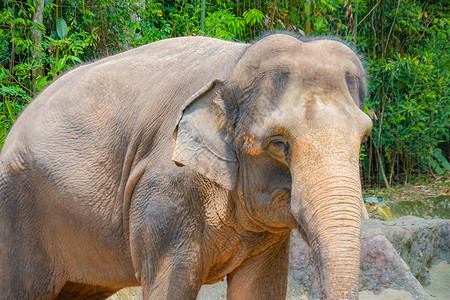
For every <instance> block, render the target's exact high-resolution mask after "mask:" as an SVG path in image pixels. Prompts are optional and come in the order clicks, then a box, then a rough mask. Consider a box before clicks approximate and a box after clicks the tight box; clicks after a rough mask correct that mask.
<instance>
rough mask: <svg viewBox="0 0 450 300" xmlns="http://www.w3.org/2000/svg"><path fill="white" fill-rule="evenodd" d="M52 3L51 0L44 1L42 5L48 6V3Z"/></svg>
mask: <svg viewBox="0 0 450 300" xmlns="http://www.w3.org/2000/svg"><path fill="white" fill-rule="evenodd" d="M52 2H53V0H45V1H44V4H45V5H47V4H50V3H52Z"/></svg>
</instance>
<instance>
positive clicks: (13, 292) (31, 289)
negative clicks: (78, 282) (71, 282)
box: [0, 166, 62, 300]
mask: <svg viewBox="0 0 450 300" xmlns="http://www.w3.org/2000/svg"><path fill="white" fill-rule="evenodd" d="M2 167H3V166H2ZM2 171H4V170H0V299H24V300H26V299H52V298H53V297H55V294H56V293H57V291H58V290H59V289H60V288H61V286H62V282H61V281H58V278H57V276H55V274H61V273H62V272H58V270H55V268H56V266H55V264H54V262H53V261H51V259H50V258H49V257H48V255H47V251H46V250H45V248H44V246H43V241H42V235H41V230H42V226H41V224H42V223H41V220H40V215H36V214H35V213H36V212H38V211H39V210H37V208H38V205H37V203H38V202H39V201H38V199H37V198H36V196H35V195H34V193H33V192H32V188H30V186H31V185H30V184H28V183H27V182H26V181H25V180H23V179H22V178H21V177H20V176H18V175H17V176H13V175H9V173H6V172H2Z"/></svg>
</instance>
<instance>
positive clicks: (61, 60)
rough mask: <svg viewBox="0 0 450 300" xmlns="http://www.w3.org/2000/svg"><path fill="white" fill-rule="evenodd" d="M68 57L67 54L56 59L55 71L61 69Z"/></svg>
mask: <svg viewBox="0 0 450 300" xmlns="http://www.w3.org/2000/svg"><path fill="white" fill-rule="evenodd" d="M68 58H69V56H68V55H64V56H63V57H62V58H61V59H60V60H58V62H57V63H56V71H57V72H59V71H61V70H62V69H63V68H64V67H65V66H66V63H67V59H68Z"/></svg>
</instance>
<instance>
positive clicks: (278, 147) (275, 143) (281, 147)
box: [268, 136, 290, 160]
mask: <svg viewBox="0 0 450 300" xmlns="http://www.w3.org/2000/svg"><path fill="white" fill-rule="evenodd" d="M268 150H269V152H270V153H271V154H272V156H274V157H275V158H278V159H283V160H284V159H285V158H286V156H287V155H288V154H289V151H290V147H289V142H288V141H286V140H285V139H284V138H282V137H278V136H277V137H272V138H270V139H269V145H268Z"/></svg>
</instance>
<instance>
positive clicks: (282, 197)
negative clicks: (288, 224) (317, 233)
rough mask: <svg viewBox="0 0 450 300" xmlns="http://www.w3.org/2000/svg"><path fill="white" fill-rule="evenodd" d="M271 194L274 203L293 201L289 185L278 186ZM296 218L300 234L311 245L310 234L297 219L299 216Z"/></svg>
mask: <svg viewBox="0 0 450 300" xmlns="http://www.w3.org/2000/svg"><path fill="white" fill-rule="evenodd" d="M271 194H272V199H271V202H272V203H280V202H282V201H283V202H285V203H286V204H288V205H290V203H291V189H290V188H288V187H283V188H276V189H274V190H272V191H271ZM294 219H295V220H296V221H295V223H296V225H297V226H296V227H297V230H298V232H299V233H300V235H301V236H302V238H303V240H304V241H305V242H306V244H307V245H308V246H310V244H309V239H308V235H307V234H306V231H305V229H304V228H303V226H302V225H301V224H300V222H298V221H297V218H295V217H294Z"/></svg>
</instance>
